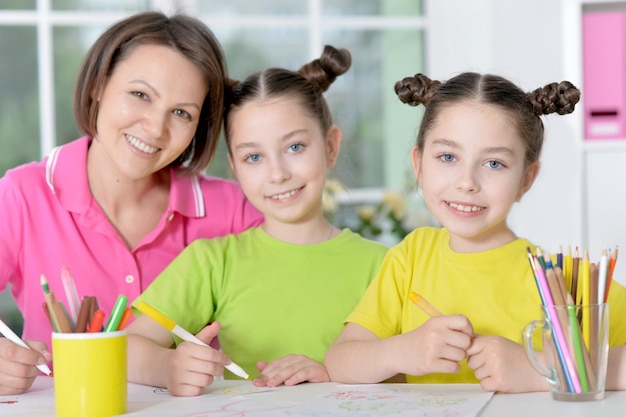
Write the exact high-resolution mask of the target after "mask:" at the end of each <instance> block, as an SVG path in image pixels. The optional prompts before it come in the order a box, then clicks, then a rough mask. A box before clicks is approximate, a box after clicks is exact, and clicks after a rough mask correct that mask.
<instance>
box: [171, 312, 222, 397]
mask: <svg viewBox="0 0 626 417" xmlns="http://www.w3.org/2000/svg"><path fill="white" fill-rule="evenodd" d="M219 330H220V325H219V323H217V322H216V323H211V324H210V325H208V326H206V327H205V328H204V329H202V330H201V331H200V332H199V333H198V334H197V335H196V336H197V337H198V338H199V339H200V340H202V341H203V342H205V343H206V344H207V345H208V344H209V343H211V340H213V338H215V337H216V336H217V334H218V333H219ZM229 363H230V359H229V358H228V356H226V355H225V354H223V353H222V352H220V351H218V350H215V349H213V348H212V347H207V346H201V345H198V344H196V343H193V342H183V343H181V344H180V345H178V346H177V347H176V349H175V350H174V352H173V354H172V355H171V356H170V362H169V364H168V372H169V375H168V384H167V389H168V390H169V392H170V394H172V395H178V396H183V397H190V396H196V395H200V394H201V393H202V391H203V390H204V388H205V387H207V386H209V385H211V384H212V383H213V380H214V377H216V376H221V375H224V366H225V365H228V364H229Z"/></svg>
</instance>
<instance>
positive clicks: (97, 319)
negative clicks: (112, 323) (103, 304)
mask: <svg viewBox="0 0 626 417" xmlns="http://www.w3.org/2000/svg"><path fill="white" fill-rule="evenodd" d="M103 324H104V311H102V310H98V311H96V312H95V313H93V318H92V319H91V323H89V333H95V332H100V331H102V325H103Z"/></svg>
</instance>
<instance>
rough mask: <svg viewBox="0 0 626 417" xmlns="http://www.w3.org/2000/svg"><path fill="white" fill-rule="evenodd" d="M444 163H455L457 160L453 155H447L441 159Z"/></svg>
mask: <svg viewBox="0 0 626 417" xmlns="http://www.w3.org/2000/svg"><path fill="white" fill-rule="evenodd" d="M439 159H441V160H442V161H443V162H454V161H455V160H456V158H455V157H454V155H452V154H451V153H445V154H443V155H441V156H440V157H439Z"/></svg>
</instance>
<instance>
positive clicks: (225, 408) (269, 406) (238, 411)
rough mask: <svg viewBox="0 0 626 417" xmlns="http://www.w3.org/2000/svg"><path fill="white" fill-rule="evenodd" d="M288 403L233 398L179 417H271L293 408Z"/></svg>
mask: <svg viewBox="0 0 626 417" xmlns="http://www.w3.org/2000/svg"><path fill="white" fill-rule="evenodd" d="M293 406H294V405H293V404H288V403H262V402H258V401H250V400H246V399H243V398H240V399H237V398H233V399H232V400H231V401H228V402H223V403H221V405H220V404H216V405H215V408H207V409H206V410H204V411H198V412H193V413H190V414H185V415H181V416H180V417H246V416H249V415H258V416H261V415H267V416H272V415H276V413H277V412H278V411H280V410H284V409H287V408H290V407H293Z"/></svg>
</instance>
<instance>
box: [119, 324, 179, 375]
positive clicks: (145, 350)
mask: <svg viewBox="0 0 626 417" xmlns="http://www.w3.org/2000/svg"><path fill="white" fill-rule="evenodd" d="M127 333H128V347H127V354H128V381H129V382H135V383H138V384H144V385H153V386H155V387H167V382H168V374H169V372H167V366H164V365H165V364H168V363H170V359H171V357H172V355H173V353H174V349H171V347H172V346H173V345H174V339H173V338H172V335H171V334H170V332H169V331H167V330H166V329H164V328H163V327H162V326H161V325H159V324H158V323H156V322H155V321H154V320H152V319H150V318H149V317H147V316H143V315H142V316H140V317H138V318H137V319H136V320H135V321H133V322H132V323H131V324H130V325H129V326H128V328H127ZM156 364H158V366H155V365H156Z"/></svg>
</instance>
